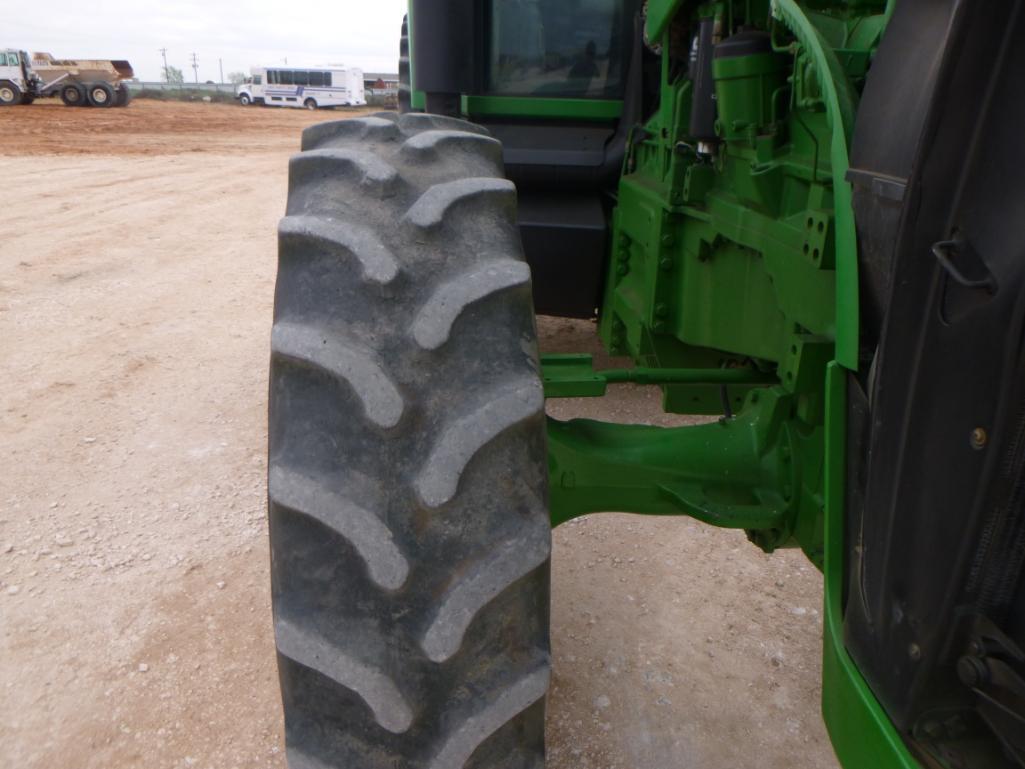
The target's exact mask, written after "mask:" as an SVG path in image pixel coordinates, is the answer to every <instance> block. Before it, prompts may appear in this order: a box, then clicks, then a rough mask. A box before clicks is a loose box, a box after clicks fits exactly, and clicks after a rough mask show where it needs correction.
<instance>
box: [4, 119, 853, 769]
mask: <svg viewBox="0 0 1025 769" xmlns="http://www.w3.org/2000/svg"><path fill="white" fill-rule="evenodd" d="M344 116H345V115H344V114H340V113H328V112H318V113H307V112H305V111H300V110H271V109H259V108H249V109H243V108H241V107H237V106H233V105H213V104H175V103H165V102H150V101H142V100H140V101H137V102H135V103H133V104H132V105H131V106H130V108H129V109H127V110H116V109H112V110H94V109H72V108H66V107H63V106H62V105H59V104H45V103H37V104H36V105H33V106H31V107H23V108H12V109H7V110H3V111H0V135H3V136H4V142H3V147H4V148H8V149H5V150H4V152H6V153H7V154H6V155H5V156H3V157H2V158H0V164H2V167H3V177H4V182H5V185H4V187H5V189H6V190H7V192H8V194H7V197H6V200H5V203H6V204H5V206H4V211H5V214H4V221H3V224H2V225H0V233H2V235H0V350H2V355H0V393H2V395H0V441H2V443H0V446H2V449H0V451H2V454H0V686H2V696H0V764H2V765H3V766H11V767H19V769H31V768H35V767H47V768H48V769H50V768H52V769H77V768H79V767H81V768H82V769H91V768H94V767H95V768H97V769H98V768H100V767H102V768H103V769H122V768H127V767H145V768H146V769H163V768H166V769H172V768H178V767H197V768H201V769H233V768H234V767H255V766H261V767H262V766H266V767H283V766H284V758H283V748H282V729H281V712H280V705H279V702H278V693H277V680H276V671H275V667H274V654H273V641H272V637H271V622H270V602H269V585H268V557H267V527H266V522H265V479H264V476H265V459H264V447H265V442H266V432H265V428H266V415H265V409H266V389H267V383H266V375H267V358H268V344H269V330H270V319H271V315H270V312H271V300H272V291H273V281H274V270H275V250H276V243H275V235H274V228H275V225H276V222H277V220H278V218H279V217H280V216H281V214H282V212H283V210H284V202H285V192H286V172H287V167H286V163H287V159H288V156H289V155H290V154H291V153H292V152H294V151H295V150H296V148H297V144H298V137H299V131H300V129H301V128H302V127H303V126H304V125H307V124H309V123H311V122H313V121H317V120H324V119H336V118H340V117H344ZM540 327H541V335H542V345H543V346H544V347H545V348H546V349H549V350H579V349H582V348H587V349H590V348H593V347H594V341H593V339H594V337H593V333H592V331H593V330H592V327H591V325H590V324H589V323H581V322H570V321H564V320H555V319H542V321H541V325H540ZM550 411H551V412H552V413H553V414H555V415H556V416H560V417H568V416H584V415H586V416H595V417H601V418H605V419H612V420H617V421H633V422H651V423H661V422H664V420H665V419H666V418H665V417H663V416H662V415H661V414H660V413H659V411H658V401H657V393H655V392H652V391H651V390H650V389H644V388H634V387H632V386H618V387H615V388H613V391H612V393H611V395H610V396H609V397H608V398H606V399H603V400H597V399H595V400H585V401H563V402H558V403H554V404H552V405H551V406H550ZM554 540H555V547H554V559H553V617H552V626H553V648H554V685H553V689H552V693H551V696H550V698H549V722H548V735H549V745H550V766H551V767H552V769H614V768H615V769H690V768H694V769H706V768H711V767H760V768H770V769H771V768H779V769H783V768H784V767H797V768H800V769H806V768H807V769H812V768H816V769H818V768H823V769H825V768H826V767H835V766H836V761H835V759H834V758H833V754H832V750H831V748H830V746H829V741H828V738H827V737H826V734H825V730H824V728H823V726H822V724H821V721H820V717H819V666H820V655H821V632H822V621H821V620H822V618H821V578H820V577H819V575H818V573H817V572H816V571H815V569H814V568H812V567H811V566H810V565H809V564H807V563H806V562H805V561H804V559H803V557H802V556H801V555H800V554H799V553H796V552H785V553H777V554H776V555H773V556H766V555H763V554H762V553H760V552H759V551H758V550H756V549H755V548H754V547H753V546H751V545H749V544H748V543H747V541H746V540H745V538H744V536H743V535H742V534H740V533H738V532H723V531H717V530H714V529H711V528H708V527H704V526H702V525H700V524H697V523H694V522H691V521H688V520H685V519H646V518H641V517H635V516H626V515H618V514H610V515H602V516H592V517H589V518H585V519H581V520H578V521H576V522H573V523H570V524H567V525H566V526H563V527H561V528H560V529H558V530H557V531H556V532H555V535H554Z"/></svg>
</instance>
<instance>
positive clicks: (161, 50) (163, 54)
mask: <svg viewBox="0 0 1025 769" xmlns="http://www.w3.org/2000/svg"><path fill="white" fill-rule="evenodd" d="M160 55H161V56H163V57H164V82H165V83H166V82H167V80H168V77H167V49H166V48H161V49H160Z"/></svg>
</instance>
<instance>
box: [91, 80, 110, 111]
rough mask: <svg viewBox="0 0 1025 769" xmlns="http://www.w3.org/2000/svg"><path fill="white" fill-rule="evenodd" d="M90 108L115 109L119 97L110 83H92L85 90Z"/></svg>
mask: <svg viewBox="0 0 1025 769" xmlns="http://www.w3.org/2000/svg"><path fill="white" fill-rule="evenodd" d="M85 95H86V98H87V99H88V100H89V106H90V107H113V106H114V102H115V101H116V100H117V97H116V96H115V95H114V89H113V88H112V87H111V86H110V84H109V83H90V84H89V85H88V86H86V89H85Z"/></svg>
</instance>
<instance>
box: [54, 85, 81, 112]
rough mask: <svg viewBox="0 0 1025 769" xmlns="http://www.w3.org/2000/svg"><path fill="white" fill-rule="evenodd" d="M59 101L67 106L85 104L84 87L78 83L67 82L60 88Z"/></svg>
mask: <svg viewBox="0 0 1025 769" xmlns="http://www.w3.org/2000/svg"><path fill="white" fill-rule="evenodd" d="M60 94H61V101H62V102H64V103H65V104H66V105H67V106H69V107H81V106H84V105H85V104H86V100H85V89H84V88H83V87H82V86H80V85H79V84H78V83H68V85H66V86H64V87H63V88H61V91H60Z"/></svg>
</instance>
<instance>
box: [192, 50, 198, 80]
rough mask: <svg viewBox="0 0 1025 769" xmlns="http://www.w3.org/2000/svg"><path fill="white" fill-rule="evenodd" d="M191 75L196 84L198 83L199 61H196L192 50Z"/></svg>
mask: <svg viewBox="0 0 1025 769" xmlns="http://www.w3.org/2000/svg"><path fill="white" fill-rule="evenodd" d="M192 77H193V78H194V79H195V81H196V85H199V62H198V61H196V52H195V51H193V52H192Z"/></svg>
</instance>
